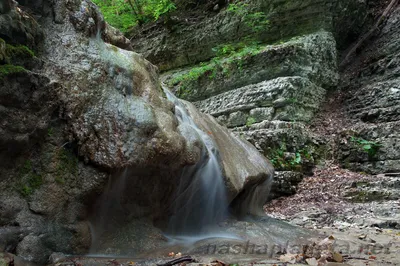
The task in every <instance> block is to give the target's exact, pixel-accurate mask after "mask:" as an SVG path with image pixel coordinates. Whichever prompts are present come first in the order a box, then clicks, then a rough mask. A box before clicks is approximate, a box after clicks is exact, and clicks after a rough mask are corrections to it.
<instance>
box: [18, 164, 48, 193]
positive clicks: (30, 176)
mask: <svg viewBox="0 0 400 266" xmlns="http://www.w3.org/2000/svg"><path fill="white" fill-rule="evenodd" d="M19 179H20V180H19V183H18V185H17V190H18V192H19V193H21V195H22V196H24V197H27V196H29V195H31V194H32V193H33V192H34V191H35V190H36V189H38V188H39V187H40V186H41V185H42V183H43V178H42V176H41V175H40V174H38V173H37V172H36V171H35V170H34V168H33V167H32V162H31V161H30V160H27V161H26V162H25V164H24V166H23V167H22V168H21V170H20V174H19Z"/></svg>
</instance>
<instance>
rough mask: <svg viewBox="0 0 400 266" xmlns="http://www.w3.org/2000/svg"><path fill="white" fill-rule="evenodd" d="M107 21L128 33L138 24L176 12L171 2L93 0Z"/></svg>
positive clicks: (163, 0) (154, 0)
mask: <svg viewBox="0 0 400 266" xmlns="http://www.w3.org/2000/svg"><path fill="white" fill-rule="evenodd" d="M93 2H94V3H95V4H96V5H97V6H99V8H100V10H101V12H102V13H103V15H104V18H105V19H106V21H107V22H108V23H109V24H110V25H112V26H114V27H116V28H118V29H120V30H121V31H122V32H124V33H126V32H127V31H128V30H129V29H130V28H132V27H133V26H135V25H137V24H139V25H140V24H143V23H146V22H150V21H155V20H158V19H159V18H160V16H163V15H168V14H169V13H170V12H171V11H173V10H175V9H176V7H175V4H174V3H173V2H172V1H171V0H93Z"/></svg>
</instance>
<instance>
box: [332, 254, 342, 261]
mask: <svg viewBox="0 0 400 266" xmlns="http://www.w3.org/2000/svg"><path fill="white" fill-rule="evenodd" d="M332 257H333V260H334V261H336V262H343V256H342V254H340V253H337V252H334V253H333V254H332Z"/></svg>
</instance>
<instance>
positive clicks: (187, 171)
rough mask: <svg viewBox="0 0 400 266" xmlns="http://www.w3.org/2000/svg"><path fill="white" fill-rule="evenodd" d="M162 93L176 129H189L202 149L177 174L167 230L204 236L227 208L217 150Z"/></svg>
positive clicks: (178, 104)
mask: <svg viewBox="0 0 400 266" xmlns="http://www.w3.org/2000/svg"><path fill="white" fill-rule="evenodd" d="M164 92H165V94H166V95H167V98H168V100H169V101H171V102H172V103H174V105H175V115H176V117H177V119H178V121H179V124H180V126H185V127H186V128H189V130H191V131H192V132H191V134H195V135H197V136H198V138H199V139H200V140H201V145H202V146H203V149H202V152H201V158H200V160H199V161H198V162H197V163H196V164H195V165H192V166H186V167H185V168H184V169H183V170H182V172H181V176H180V179H179V187H178V190H177V193H176V197H175V201H174V204H173V206H172V211H173V215H172V216H171V218H170V220H169V224H168V229H167V231H168V234H171V235H174V236H177V235H178V236H193V235H196V236H200V235H207V234H209V233H211V232H213V226H215V225H216V224H217V223H218V222H219V221H221V220H222V219H223V218H224V217H226V214H227V207H228V201H227V192H226V186H225V184H224V178H223V175H222V170H221V167H220V165H219V161H218V150H217V148H216V146H215V143H214V141H213V140H212V139H211V137H210V136H208V135H207V134H206V133H205V132H203V131H202V130H201V129H199V127H198V126H197V125H196V124H195V123H194V121H193V119H192V118H191V116H190V115H189V112H188V111H187V109H186V107H185V105H184V103H183V102H182V101H181V100H179V99H178V98H177V97H175V95H173V94H172V93H171V92H170V91H169V90H168V89H166V88H164Z"/></svg>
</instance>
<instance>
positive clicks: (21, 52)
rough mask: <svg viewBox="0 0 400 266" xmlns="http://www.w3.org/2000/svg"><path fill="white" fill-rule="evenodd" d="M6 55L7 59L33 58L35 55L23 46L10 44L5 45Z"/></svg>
mask: <svg viewBox="0 0 400 266" xmlns="http://www.w3.org/2000/svg"><path fill="white" fill-rule="evenodd" d="M6 53H7V55H8V56H9V57H26V58H32V57H35V53H34V52H33V51H32V50H31V49H29V48H28V47H27V46H25V45H17V46H13V45H11V44H7V45H6Z"/></svg>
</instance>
